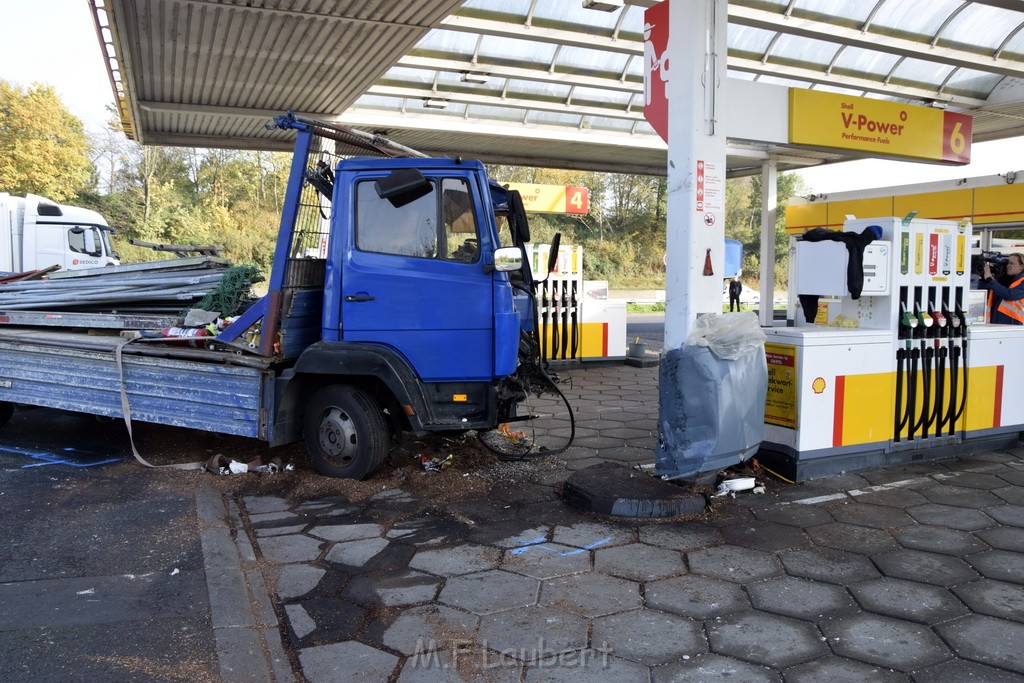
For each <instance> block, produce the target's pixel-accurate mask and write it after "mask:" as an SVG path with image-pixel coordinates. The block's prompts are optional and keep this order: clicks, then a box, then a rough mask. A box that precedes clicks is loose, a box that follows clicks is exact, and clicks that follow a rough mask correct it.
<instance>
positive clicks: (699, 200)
mask: <svg viewBox="0 0 1024 683" xmlns="http://www.w3.org/2000/svg"><path fill="white" fill-rule="evenodd" d="M670 2H671V5H670V7H669V17H670V20H669V36H668V48H667V50H666V54H667V55H668V57H669V79H668V83H667V85H666V93H667V95H668V116H669V143H668V222H667V226H666V230H667V235H666V242H667V244H666V247H667V253H668V262H667V272H666V275H665V296H666V313H665V349H666V350H671V349H678V348H681V347H682V346H683V345H684V344H685V343H686V339H687V338H688V337H689V334H690V328H691V327H692V325H693V321H694V320H695V319H696V317H697V314H698V313H705V312H707V313H721V312H722V284H723V275H724V273H723V268H724V264H725V260H724V256H723V253H722V252H723V250H724V248H725V122H724V118H725V117H724V112H722V111H721V106H722V101H723V95H722V86H723V83H724V81H725V69H726V51H727V47H728V45H727V42H726V25H727V21H728V19H727V13H726V7H727V0H670ZM709 255H710V261H711V264H710V270H711V272H712V274H711V275H705V270H706V268H705V262H706V260H707V258H708V256H709Z"/></svg>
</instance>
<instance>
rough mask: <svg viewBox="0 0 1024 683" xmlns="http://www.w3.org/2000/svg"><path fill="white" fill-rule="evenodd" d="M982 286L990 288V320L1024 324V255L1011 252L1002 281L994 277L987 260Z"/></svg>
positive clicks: (992, 321)
mask: <svg viewBox="0 0 1024 683" xmlns="http://www.w3.org/2000/svg"><path fill="white" fill-rule="evenodd" d="M981 277H982V279H981V286H982V288H984V289H987V290H988V311H989V317H988V322H990V323H998V324H1001V325H1024V256H1022V255H1021V254H1010V256H1009V257H1008V258H1007V261H1006V275H1005V276H1004V277H1003V278H1002V282H1000V281H999V280H997V279H995V278H994V277H992V269H991V267H990V266H989V263H988V262H987V261H986V262H985V264H984V266H983V267H982V271H981Z"/></svg>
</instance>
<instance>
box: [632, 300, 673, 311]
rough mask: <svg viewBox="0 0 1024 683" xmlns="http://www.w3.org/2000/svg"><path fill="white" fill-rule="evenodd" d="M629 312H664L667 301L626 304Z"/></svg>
mask: <svg viewBox="0 0 1024 683" xmlns="http://www.w3.org/2000/svg"><path fill="white" fill-rule="evenodd" d="M626 311H627V312H628V313H664V312H665V302H663V301H659V302H658V303H656V304H630V303H627V304H626Z"/></svg>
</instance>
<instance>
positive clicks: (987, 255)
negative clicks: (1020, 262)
mask: <svg viewBox="0 0 1024 683" xmlns="http://www.w3.org/2000/svg"><path fill="white" fill-rule="evenodd" d="M1009 262H1010V257H1009V256H1007V255H1006V254H1003V253H1002V252H998V251H983V252H981V253H980V254H974V255H972V256H971V275H972V276H975V275H976V276H978V277H979V278H980V277H981V273H982V269H983V268H984V265H985V264H986V263H987V264H988V266H989V269H990V270H991V271H992V277H994V278H996V279H997V280H998V279H999V278H1001V277H1002V276H1003V275H1005V274H1006V264H1007V263H1009ZM972 279H973V277H972Z"/></svg>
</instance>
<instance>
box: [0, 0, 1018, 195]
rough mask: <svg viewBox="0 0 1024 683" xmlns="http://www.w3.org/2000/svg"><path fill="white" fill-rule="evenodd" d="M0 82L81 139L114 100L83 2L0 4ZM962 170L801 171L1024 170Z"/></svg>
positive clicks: (995, 168) (1005, 166)
mask: <svg viewBox="0 0 1024 683" xmlns="http://www.w3.org/2000/svg"><path fill="white" fill-rule="evenodd" d="M0 21H2V24H3V25H4V27H5V29H6V30H5V32H4V38H3V40H0V78H3V79H4V80H7V81H13V82H15V83H18V84H19V85H22V86H28V85H30V84H31V83H33V82H36V81H39V82H42V83H45V84H47V85H52V86H54V87H55V88H56V89H57V93H58V94H59V95H60V96H61V99H62V100H63V101H64V104H65V105H66V106H67V107H68V109H69V110H70V111H71V113H72V114H74V115H75V116H77V117H78V118H80V119H82V121H83V122H84V123H85V125H86V129H87V130H89V131H98V130H100V129H102V127H103V124H104V122H105V121H106V119H107V117H108V114H107V112H106V109H105V108H106V106H107V105H110V104H113V101H114V97H113V94H112V92H111V89H110V81H109V79H108V77H107V73H106V68H105V66H104V63H103V60H104V56H103V52H102V50H101V49H100V43H99V40H98V39H97V37H96V29H95V28H94V26H93V21H92V17H91V10H90V8H89V3H88V2H87V0H0ZM972 159H973V161H972V162H971V164H970V165H968V166H960V167H949V166H934V165H930V164H916V163H910V162H885V161H876V160H867V161H853V162H847V163H842V164H834V165H832V166H829V167H824V168H820V169H811V170H807V171H802V172H801V173H800V174H801V176H803V178H804V183H805V184H806V186H807V187H808V190H809V191H811V192H815V193H830V192H841V191H844V190H857V189H864V188H871V187H880V186H885V185H905V184H908V183H915V182H928V181H933V180H945V179H954V178H969V177H975V176H981V175H990V174H995V173H1005V172H1007V171H1016V170H1024V138H1015V139H1013V140H1005V141H1000V142H993V143H982V144H976V145H974V148H973V152H972Z"/></svg>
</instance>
